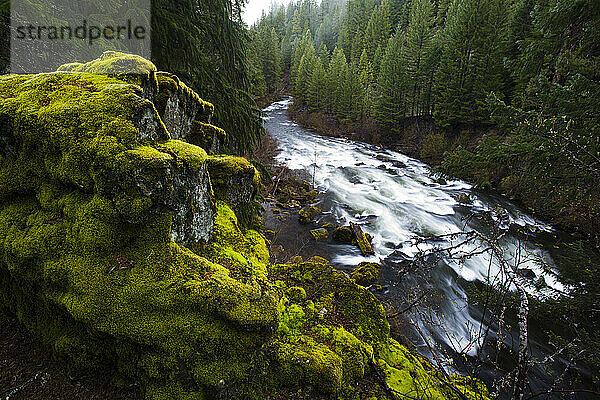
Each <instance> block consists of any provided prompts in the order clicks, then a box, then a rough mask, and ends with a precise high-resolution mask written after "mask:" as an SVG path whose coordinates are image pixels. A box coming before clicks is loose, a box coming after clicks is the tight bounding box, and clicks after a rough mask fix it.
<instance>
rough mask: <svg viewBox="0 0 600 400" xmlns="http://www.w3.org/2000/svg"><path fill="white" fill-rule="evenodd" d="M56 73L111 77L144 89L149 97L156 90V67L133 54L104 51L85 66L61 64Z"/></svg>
mask: <svg viewBox="0 0 600 400" xmlns="http://www.w3.org/2000/svg"><path fill="white" fill-rule="evenodd" d="M58 71H63V72H77V73H80V72H83V73H87V74H102V75H109V76H113V77H116V78H118V79H119V80H122V81H125V82H127V83H132V84H134V85H140V86H142V87H144V88H145V89H146V90H147V91H148V92H150V94H151V96H152V94H154V93H156V91H157V90H158V84H157V80H156V67H155V66H154V64H152V62H150V61H148V60H146V59H145V58H142V57H140V56H138V55H135V54H127V53H121V52H118V51H105V52H104V53H102V55H101V56H100V57H99V58H97V59H95V60H92V61H90V62H87V63H85V64H83V63H68V64H63V65H61V66H60V67H58Z"/></svg>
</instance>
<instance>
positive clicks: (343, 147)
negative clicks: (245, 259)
mask: <svg viewBox="0 0 600 400" xmlns="http://www.w3.org/2000/svg"><path fill="white" fill-rule="evenodd" d="M291 101H292V99H291V98H288V99H285V100H282V101H279V102H276V103H273V104H272V105H270V106H269V107H267V108H265V109H264V110H263V111H264V113H265V116H264V125H265V128H266V129H267V130H268V131H269V132H270V134H271V135H272V136H273V137H274V138H275V139H276V140H277V141H278V142H279V146H280V148H281V152H280V153H279V154H278V156H277V160H278V161H280V162H281V163H283V164H285V165H286V166H287V167H288V168H290V169H302V170H305V171H306V172H307V173H308V174H310V176H311V177H312V178H313V179H314V183H315V186H316V187H317V188H318V189H319V191H321V192H323V193H325V194H326V195H327V198H328V203H327V205H328V207H329V209H326V210H325V211H327V212H330V213H331V214H332V215H333V216H334V217H335V218H336V219H337V220H338V221H339V222H340V224H343V223H348V222H350V221H352V222H356V223H359V224H361V225H362V228H363V230H364V231H365V232H368V233H369V234H371V235H372V236H373V247H374V250H375V255H374V256H372V257H368V258H365V257H363V256H362V255H361V254H360V253H359V252H358V251H357V250H356V249H355V248H353V247H352V246H339V249H338V251H337V252H336V253H337V254H336V255H335V257H334V258H333V260H332V261H333V262H334V263H335V264H338V265H342V266H354V265H357V264H358V263H359V262H361V261H365V260H366V261H381V260H383V259H385V258H386V257H387V256H389V255H390V254H392V253H393V252H394V251H398V250H399V251H401V252H402V253H403V254H405V255H406V256H408V257H411V256H414V255H415V254H416V253H417V252H418V251H419V250H425V249H427V246H432V245H431V244H430V245H426V244H423V243H421V244H419V245H418V247H417V241H416V238H423V237H427V236H431V235H445V234H451V233H458V232H465V231H470V230H476V231H478V232H481V233H483V234H489V229H490V226H489V225H490V224H487V225H486V224H482V223H481V221H480V220H478V219H476V218H469V216H473V215H487V216H489V217H490V218H491V219H492V220H493V221H494V222H493V223H494V224H497V225H499V226H500V227H502V228H509V227H513V228H514V227H516V228H517V229H519V228H521V229H520V230H521V231H525V232H531V233H535V232H552V231H553V228H552V227H551V226H549V225H547V224H544V223H543V222H541V221H539V220H537V219H535V218H533V217H531V216H530V215H527V214H526V213H523V212H521V211H519V208H518V207H517V206H516V205H514V204H513V203H511V202H510V201H509V200H508V199H505V198H499V197H491V196H489V195H483V194H480V193H478V192H476V191H474V190H473V188H472V186H471V185H470V184H468V183H466V182H463V181H460V180H447V181H446V180H443V179H442V180H440V179H436V176H435V175H434V174H432V171H431V169H430V167H428V166H427V165H426V164H424V163H422V162H420V161H418V160H415V159H413V158H410V157H408V156H406V155H403V154H401V153H398V152H394V151H390V150H382V149H378V148H377V147H376V146H372V145H369V144H365V143H360V142H355V141H351V140H347V139H343V138H332V137H325V136H320V135H317V134H315V133H313V132H311V131H310V130H308V129H306V128H303V127H301V126H299V125H297V124H296V123H294V122H292V121H290V120H289V118H288V117H287V108H288V106H289V104H290V102H291ZM459 196H463V198H465V196H467V197H468V198H469V199H470V201H469V202H468V204H465V202H459V201H458V200H457V199H458V198H459ZM509 232H511V231H510V230H507V233H506V234H505V235H504V237H503V238H502V240H501V245H502V248H503V252H504V257H505V258H506V259H508V260H516V259H517V257H519V256H520V257H521V258H520V260H519V265H518V267H519V268H525V269H529V270H531V271H533V272H534V273H535V275H536V277H537V278H536V280H538V284H537V287H536V286H535V285H534V284H533V282H531V285H529V286H528V287H527V290H528V291H529V292H530V293H531V294H533V295H536V296H540V297H544V296H554V295H556V293H558V292H564V291H566V290H567V288H564V287H563V286H562V285H561V284H560V283H559V282H558V281H557V280H556V278H555V274H554V273H552V267H553V265H554V261H553V260H552V257H551V255H550V254H549V253H548V251H546V250H545V249H544V248H542V247H540V246H538V245H536V244H534V243H533V242H530V241H528V240H526V239H524V238H523V236H522V235H518V236H513V235H512V234H510V233H509ZM436 244H437V245H440V243H436ZM446 244H450V242H447V243H446ZM476 246H477V245H476V244H471V248H472V249H474V248H476ZM463 250H468V249H463ZM523 255H526V256H523ZM490 258H491V259H490ZM444 263H445V265H446V266H447V267H448V268H438V269H437V270H436V271H434V273H433V274H432V277H431V282H430V284H431V285H434V286H435V289H436V290H437V291H439V292H440V293H442V296H440V299H441V300H440V302H441V304H440V307H439V309H438V310H437V311H435V314H436V315H435V319H436V320H437V321H438V324H435V325H436V326H435V327H432V326H431V324H429V325H428V324H424V323H423V322H422V321H420V322H419V323H420V324H422V325H423V328H425V330H426V331H427V332H428V334H429V335H434V336H437V337H436V339H437V340H439V339H440V338H441V339H442V340H443V341H445V343H446V344H447V345H448V346H450V347H451V348H452V349H454V350H455V351H457V352H460V351H465V352H466V353H467V354H470V355H473V354H475V353H476V352H477V350H478V348H479V345H480V343H478V341H477V340H473V338H474V337H476V336H477V333H478V332H480V331H481V329H482V328H483V327H482V326H481V325H480V321H478V320H477V318H475V317H473V316H472V315H471V313H470V312H469V307H468V304H467V300H466V297H467V296H466V294H465V291H464V290H463V288H462V287H461V286H460V284H459V283H458V282H457V279H456V278H457V277H460V278H462V279H464V280H466V281H475V280H478V281H482V282H485V281H486V280H490V279H492V278H494V277H497V276H501V275H502V274H500V267H499V264H498V260H496V259H495V258H493V257H492V256H491V255H490V253H489V252H488V253H484V254H480V255H477V256H474V257H471V258H468V259H466V260H464V261H463V262H458V261H456V260H452V259H447V260H444ZM452 271H453V272H452ZM540 277H541V279H543V280H544V282H545V286H544V285H540V282H539V279H540ZM542 286H544V287H542ZM415 318H416V317H415ZM440 327H442V328H440Z"/></svg>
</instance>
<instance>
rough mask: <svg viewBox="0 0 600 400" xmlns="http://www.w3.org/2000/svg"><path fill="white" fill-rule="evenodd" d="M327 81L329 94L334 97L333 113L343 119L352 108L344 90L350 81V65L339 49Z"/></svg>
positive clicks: (336, 51) (334, 56) (332, 61)
mask: <svg viewBox="0 0 600 400" xmlns="http://www.w3.org/2000/svg"><path fill="white" fill-rule="evenodd" d="M326 80H327V93H329V94H330V95H331V96H332V101H331V112H333V113H334V114H335V115H337V116H338V117H339V118H343V117H344V116H345V115H346V113H347V111H348V109H349V107H350V105H349V104H348V102H347V98H346V96H345V90H344V85H345V84H346V81H347V80H348V63H347V62H346V56H345V55H344V52H343V51H342V49H340V48H338V47H336V48H335V49H334V51H333V56H332V58H331V62H330V63H329V69H328V70H327V77H326Z"/></svg>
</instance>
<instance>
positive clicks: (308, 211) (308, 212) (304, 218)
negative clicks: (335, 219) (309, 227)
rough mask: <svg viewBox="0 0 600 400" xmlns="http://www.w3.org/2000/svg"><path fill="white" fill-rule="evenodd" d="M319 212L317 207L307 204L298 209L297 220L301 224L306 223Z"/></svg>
mask: <svg viewBox="0 0 600 400" xmlns="http://www.w3.org/2000/svg"><path fill="white" fill-rule="evenodd" d="M319 214H321V210H320V209H319V208H318V207H315V206H309V207H307V208H303V209H301V210H300V211H298V221H300V223H302V224H308V223H310V222H312V221H313V220H314V219H315V217H316V216H317V215H319Z"/></svg>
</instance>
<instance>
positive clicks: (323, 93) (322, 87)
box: [308, 57, 329, 111]
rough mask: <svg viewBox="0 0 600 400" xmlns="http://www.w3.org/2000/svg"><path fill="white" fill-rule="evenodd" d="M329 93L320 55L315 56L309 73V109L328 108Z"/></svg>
mask: <svg viewBox="0 0 600 400" xmlns="http://www.w3.org/2000/svg"><path fill="white" fill-rule="evenodd" d="M328 102H329V93H328V92H327V80H326V74H325V68H323V62H322V61H321V58H320V57H317V58H316V61H315V64H314V68H313V70H312V73H311V78H310V83H309V87H308V106H309V108H310V109H311V110H313V111H317V110H325V109H327V108H328Z"/></svg>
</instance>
